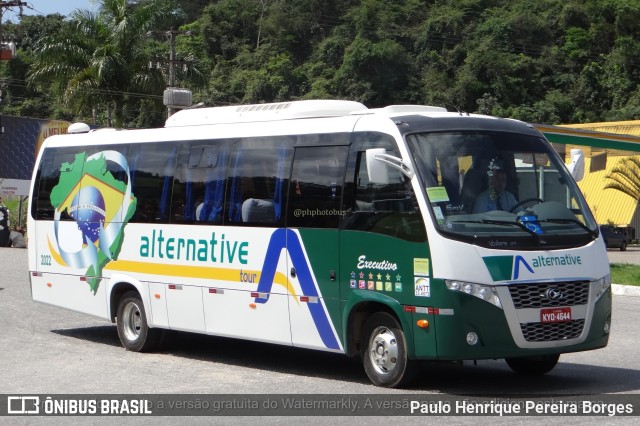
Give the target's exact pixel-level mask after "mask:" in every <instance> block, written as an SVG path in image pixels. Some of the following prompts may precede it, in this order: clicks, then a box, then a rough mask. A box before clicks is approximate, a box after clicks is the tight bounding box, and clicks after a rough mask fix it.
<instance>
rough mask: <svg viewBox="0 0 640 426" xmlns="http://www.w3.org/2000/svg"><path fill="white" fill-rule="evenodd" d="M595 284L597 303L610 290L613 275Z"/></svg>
mask: <svg viewBox="0 0 640 426" xmlns="http://www.w3.org/2000/svg"><path fill="white" fill-rule="evenodd" d="M592 282H593V281H592ZM594 283H595V286H596V290H597V293H596V301H598V300H600V298H601V297H602V295H603V294H605V293H606V292H607V291H608V290H609V288H611V275H610V274H607V275H605V276H604V277H602V278H600V279H599V280H596V281H595V282H594Z"/></svg>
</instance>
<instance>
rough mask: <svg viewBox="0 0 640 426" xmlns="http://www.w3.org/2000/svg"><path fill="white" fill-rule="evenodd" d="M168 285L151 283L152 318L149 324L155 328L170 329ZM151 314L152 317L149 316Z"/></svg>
mask: <svg viewBox="0 0 640 426" xmlns="http://www.w3.org/2000/svg"><path fill="white" fill-rule="evenodd" d="M165 291H166V285H164V284H161V283H149V306H150V308H151V312H149V313H147V316H150V317H151V321H149V324H150V325H152V326H153V327H161V328H169V315H168V312H167V298H166V292H165ZM149 314H150V315H149Z"/></svg>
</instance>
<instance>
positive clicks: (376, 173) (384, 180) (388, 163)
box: [366, 148, 415, 185]
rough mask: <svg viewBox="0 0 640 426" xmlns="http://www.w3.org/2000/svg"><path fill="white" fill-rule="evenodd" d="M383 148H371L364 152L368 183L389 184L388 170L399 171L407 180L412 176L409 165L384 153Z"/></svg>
mask: <svg viewBox="0 0 640 426" xmlns="http://www.w3.org/2000/svg"><path fill="white" fill-rule="evenodd" d="M386 152H387V151H386V150H385V149H384V148H371V149H368V150H367V151H366V159H367V174H368V177H369V182H371V183H377V184H381V185H388V184H389V169H388V167H393V168H394V169H397V170H400V171H401V172H402V174H404V175H405V176H406V177H408V178H409V179H412V178H413V176H414V174H415V173H414V171H413V169H412V168H411V165H410V164H407V163H405V162H404V161H403V160H402V158H398V157H395V156H393V155H389V154H387V153H386Z"/></svg>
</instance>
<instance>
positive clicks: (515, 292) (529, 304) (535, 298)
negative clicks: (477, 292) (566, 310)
mask: <svg viewBox="0 0 640 426" xmlns="http://www.w3.org/2000/svg"><path fill="white" fill-rule="evenodd" d="M509 292H510V293H511V299H512V300H513V305H514V306H515V308H516V309H524V308H553V307H557V306H576V305H586V304H587V302H588V301H589V281H566V282H559V283H532V284H512V285H510V286H509Z"/></svg>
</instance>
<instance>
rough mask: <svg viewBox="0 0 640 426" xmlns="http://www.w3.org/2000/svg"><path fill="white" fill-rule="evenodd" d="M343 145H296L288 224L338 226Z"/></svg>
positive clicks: (298, 225)
mask: <svg viewBox="0 0 640 426" xmlns="http://www.w3.org/2000/svg"><path fill="white" fill-rule="evenodd" d="M347 153H348V147H346V146H321V147H309V148H296V153H295V158H294V161H293V171H292V174H291V186H290V190H289V207H288V212H289V213H288V218H287V226H290V227H309V228H337V227H338V224H339V219H340V215H341V211H340V201H341V199H342V182H343V180H344V168H345V162H346V159H347Z"/></svg>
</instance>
